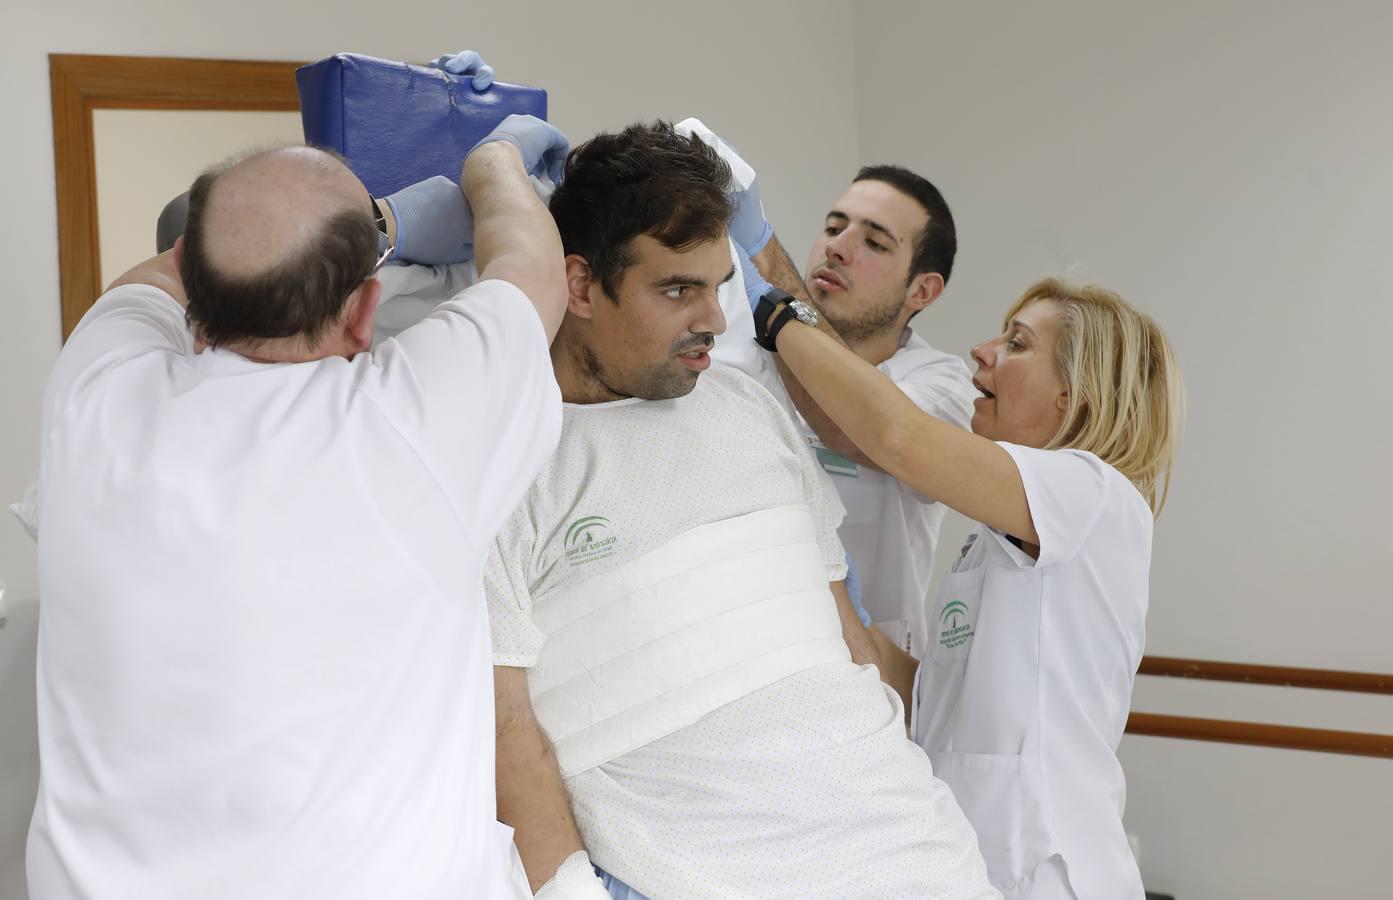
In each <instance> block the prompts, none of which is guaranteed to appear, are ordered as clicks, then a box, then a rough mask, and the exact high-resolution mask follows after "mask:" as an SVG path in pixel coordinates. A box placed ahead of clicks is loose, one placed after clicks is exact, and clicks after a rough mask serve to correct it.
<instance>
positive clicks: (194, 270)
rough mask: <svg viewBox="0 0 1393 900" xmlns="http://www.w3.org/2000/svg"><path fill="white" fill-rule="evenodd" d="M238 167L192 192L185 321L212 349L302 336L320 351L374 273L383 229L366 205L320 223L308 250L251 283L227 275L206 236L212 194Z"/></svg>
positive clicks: (207, 178)
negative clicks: (355, 294)
mask: <svg viewBox="0 0 1393 900" xmlns="http://www.w3.org/2000/svg"><path fill="white" fill-rule="evenodd" d="M231 167H232V163H224V164H222V165H219V166H215V167H214V168H212V169H209V170H208V171H206V172H204V173H203V174H202V175H199V176H198V179H197V180H196V181H194V183H193V187H192V188H191V189H190V190H189V218H188V226H187V228H186V229H185V231H184V253H183V259H182V262H181V264H180V266H179V275H180V277H181V278H182V279H183V281H184V292H185V294H186V295H187V296H188V298H189V307H188V312H187V314H186V315H187V319H188V322H189V324H190V326H192V327H194V328H195V329H196V330H197V332H198V334H199V336H200V337H202V338H203V339H204V340H205V341H207V342H208V343H209V344H210V345H211V346H214V347H216V346H219V345H221V344H227V343H231V342H256V341H261V340H268V339H271V338H285V337H292V336H297V335H298V336H300V337H302V338H303V339H304V340H305V342H306V343H307V344H308V345H309V346H310V347H313V346H315V345H316V344H317V343H318V342H319V339H320V338H321V337H322V336H323V335H324V332H325V330H326V329H327V328H328V327H329V325H330V324H331V323H333V322H334V321H335V320H336V319H337V318H338V317H339V316H340V315H341V314H342V313H343V307H344V302H345V301H346V300H347V299H348V295H349V294H351V293H353V290H354V289H355V288H357V287H358V285H359V284H361V283H362V282H363V281H364V280H366V279H367V278H368V277H369V276H370V275H372V268H373V263H374V262H375V261H376V258H377V227H376V225H375V224H374V223H373V218H372V214H371V212H370V210H369V209H368V204H367V202H366V200H365V201H364V203H363V208H362V209H360V210H344V211H343V212H340V213H337V214H335V215H334V216H332V217H330V218H328V219H326V220H325V221H323V222H321V223H320V225H319V228H318V230H317V231H316V232H315V233H314V234H312V235H311V236H310V237H309V238H307V239H306V240H305V241H304V244H303V246H302V247H301V248H300V249H298V250H297V251H295V252H294V253H292V254H291V255H290V256H289V257H287V258H286V259H284V260H282V261H281V262H280V263H278V264H276V265H275V266H272V267H271V268H270V269H267V270H265V271H262V272H260V273H258V274H256V275H251V276H247V277H242V276H237V275H232V274H229V273H226V272H221V271H219V270H217V269H216V268H214V267H213V266H212V264H211V263H210V262H209V259H208V252H207V241H208V236H207V234H206V233H205V231H204V226H205V222H204V219H205V218H206V213H207V208H208V194H209V192H210V191H211V190H212V187H213V184H214V182H216V181H217V180H218V178H219V177H221V176H222V174H223V173H224V172H226V171H227V170H228V169H229V168H231Z"/></svg>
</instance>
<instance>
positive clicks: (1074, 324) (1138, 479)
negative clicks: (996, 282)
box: [1006, 278, 1185, 515]
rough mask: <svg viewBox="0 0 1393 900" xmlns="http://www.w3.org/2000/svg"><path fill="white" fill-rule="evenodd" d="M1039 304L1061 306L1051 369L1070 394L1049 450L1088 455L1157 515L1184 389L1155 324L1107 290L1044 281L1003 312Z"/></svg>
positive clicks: (1176, 438) (1162, 501) (1165, 491)
mask: <svg viewBox="0 0 1393 900" xmlns="http://www.w3.org/2000/svg"><path fill="white" fill-rule="evenodd" d="M1040 300H1053V301H1054V302H1055V303H1057V304H1058V305H1059V308H1060V316H1059V342H1058V344H1057V345H1056V348H1055V365H1056V367H1057V369H1058V371H1059V375H1060V377H1061V378H1062V379H1063V380H1064V383H1065V384H1066V385H1067V386H1068V388H1069V405H1068V408H1067V409H1066V410H1065V411H1064V421H1063V423H1062V424H1061V425H1060V426H1059V431H1057V432H1056V433H1055V435H1054V437H1053V438H1051V439H1050V441H1049V443H1048V444H1046V445H1045V447H1046V449H1059V448H1066V447H1067V448H1073V449H1077V450H1087V451H1089V452H1091V453H1094V454H1096V455H1097V456H1098V458H1100V459H1102V460H1103V461H1104V462H1106V463H1108V464H1109V465H1111V466H1112V467H1113V468H1115V469H1117V470H1118V471H1119V472H1121V473H1122V474H1123V475H1124V476H1126V478H1127V479H1128V480H1129V481H1131V482H1132V484H1134V485H1136V487H1137V490H1138V491H1140V492H1141V494H1142V496H1143V497H1145V498H1146V502H1147V503H1148V504H1149V505H1150V506H1151V511H1152V514H1153V515H1160V514H1161V509H1162V508H1163V507H1164V506H1165V505H1166V495H1167V494H1169V493H1170V480H1171V467H1172V465H1173V463H1174V458H1175V448H1176V445H1177V443H1178V442H1179V437H1180V427H1181V420H1182V418H1183V416H1184V406H1185V395H1184V386H1183V385H1182V383H1181V380H1180V366H1179V363H1178V362H1177V361H1176V358H1175V353H1174V351H1173V350H1172V349H1171V345H1170V341H1168V340H1166V335H1165V333H1164V332H1162V331H1161V328H1160V326H1159V325H1157V324H1156V322H1155V321H1153V320H1152V318H1151V317H1150V316H1148V315H1146V314H1145V313H1142V312H1139V311H1137V310H1136V309H1134V308H1133V307H1132V305H1131V304H1129V303H1128V302H1127V301H1126V300H1123V299H1122V298H1121V297H1119V296H1118V295H1117V294H1114V293H1113V292H1112V291H1108V290H1104V289H1103V288H1100V287H1096V286H1093V285H1085V286H1082V287H1075V286H1072V285H1069V284H1065V283H1064V282H1062V281H1060V280H1058V279H1056V278H1047V279H1045V280H1044V281H1041V282H1038V283H1036V284H1034V285H1031V286H1030V288H1028V289H1027V290H1026V292H1025V293H1024V294H1022V295H1021V298H1020V299H1019V300H1017V301H1016V303H1015V305H1014V306H1012V307H1011V311H1010V312H1008V313H1007V314H1006V321H1007V322H1010V321H1011V319H1012V318H1014V317H1015V316H1016V314H1017V313H1019V312H1020V311H1021V310H1022V309H1024V308H1025V307H1026V306H1028V305H1030V304H1031V303H1035V302H1037V301H1040Z"/></svg>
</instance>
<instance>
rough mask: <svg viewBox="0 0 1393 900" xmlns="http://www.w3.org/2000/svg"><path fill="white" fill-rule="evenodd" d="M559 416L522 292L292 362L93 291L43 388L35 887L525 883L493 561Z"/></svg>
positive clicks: (494, 892)
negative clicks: (230, 344) (493, 616)
mask: <svg viewBox="0 0 1393 900" xmlns="http://www.w3.org/2000/svg"><path fill="white" fill-rule="evenodd" d="M559 408H560V397H559V392H558V390H557V387H556V384H555V381H554V379H553V376H552V372H551V367H550V364H549V359H548V351H547V341H546V336H545V332H544V331H543V329H542V326H541V322H540V320H539V318H538V317H537V314H536V312H535V311H534V310H533V308H532V306H531V304H530V303H529V302H528V300H527V298H526V297H525V296H523V294H522V293H521V292H520V291H518V289H517V288H515V287H513V286H512V285H510V284H506V283H504V282H499V281H489V282H484V283H482V284H480V285H478V286H476V287H474V288H472V289H470V290H469V291H467V292H465V293H464V294H462V295H461V296H460V297H458V298H456V299H455V300H453V301H451V302H450V303H447V304H445V305H443V306H442V307H441V308H440V309H439V310H438V311H436V312H435V313H434V314H433V315H432V316H431V317H430V318H428V319H427V320H426V321H424V322H422V323H421V324H419V325H417V326H416V327H414V328H411V329H408V330H407V331H405V332H404V333H402V334H401V335H400V336H399V337H398V338H396V339H395V340H390V341H387V342H385V343H384V344H383V345H382V346H381V347H379V348H378V349H377V350H376V351H374V352H373V353H370V354H369V353H364V354H360V355H358V356H357V357H355V358H354V359H353V360H352V361H351V362H350V361H347V360H344V359H340V358H332V359H326V360H321V361H318V362H312V363H301V364H293V365H292V364H281V365H268V364H261V363H256V362H252V361H250V360H247V359H245V358H244V357H241V356H238V355H237V354H234V353H231V352H228V351H218V350H209V351H205V352H203V353H201V354H199V355H193V353H192V346H191V341H190V337H189V333H188V331H187V329H186V328H185V325H184V320H183V310H181V309H180V308H179V306H178V305H176V304H175V303H174V301H173V300H171V299H170V298H169V297H168V296H167V295H165V294H163V293H162V292H160V291H158V290H156V289H154V288H150V287H143V286H130V287H123V288H119V289H117V290H115V291H112V292H111V293H109V294H107V295H106V296H105V297H104V298H103V299H101V300H100V301H98V303H97V304H96V305H95V306H94V307H93V308H92V310H91V311H90V312H89V313H88V314H87V316H86V317H84V319H83V321H82V323H80V324H79V325H78V328H77V329H76V331H75V332H74V333H73V336H72V337H71V338H70V339H69V341H68V343H67V345H66V346H65V347H64V349H63V351H62V353H61V354H60V356H59V359H58V362H57V365H56V366H55V368H54V372H53V375H52V377H51V379H50V381H49V385H48V391H47V394H46V397H45V402H44V418H43V427H42V432H41V433H42V448H41V468H40V486H39V487H40V489H39V504H40V506H41V512H42V516H41V519H42V529H41V531H40V533H39V590H40V594H41V596H42V597H43V604H42V606H43V615H42V617H41V621H40V625H39V650H38V721H39V745H40V754H41V760H42V767H43V773H42V783H41V785H40V788H39V796H38V804H37V807H36V809H35V813H34V820H33V824H32V827H31V830H30V836H29V845H28V876H29V887H30V892H31V893H32V894H33V896H34V897H36V898H38V897H42V898H53V897H77V896H102V897H142V898H144V897H149V898H164V897H171V898H183V897H203V898H213V897H229V898H234V897H235V898H242V897H268V898H274V897H295V898H298V897H364V898H379V897H442V898H444V897H465V896H472V897H483V896H489V897H494V896H510V895H511V894H509V893H508V892H509V890H510V886H509V885H508V884H506V883H505V881H506V879H507V876H508V874H509V870H510V862H511V850H512V848H511V844H510V836H511V832H510V830H509V829H507V828H505V827H503V826H500V825H498V824H497V823H496V822H495V812H496V811H495V805H494V761H493V753H494V728H493V693H492V690H493V688H492V669H491V667H490V665H489V663H490V653H489V644H488V622H487V618H486V613H485V607H484V603H483V597H482V596H481V587H480V570H481V568H482V563H483V558H484V554H485V552H486V550H487V548H488V546H489V544H490V542H491V540H492V537H493V535H494V534H495V533H496V532H497V530H498V527H499V526H500V525H501V523H502V521H503V520H504V518H505V517H506V516H507V514H508V513H509V512H510V511H511V510H512V509H513V508H515V507H516V505H517V502H518V500H519V499H520V498H521V497H522V495H523V493H524V491H525V490H526V487H527V485H528V484H529V483H530V482H531V480H532V477H533V476H534V475H535V473H536V471H537V470H538V469H539V468H540V466H541V464H542V462H543V460H544V459H545V458H546V456H547V455H548V454H549V452H550V451H551V449H552V447H554V446H555V441H556V436H557V433H558V430H559V425H560V414H559Z"/></svg>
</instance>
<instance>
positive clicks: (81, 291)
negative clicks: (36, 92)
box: [49, 54, 302, 340]
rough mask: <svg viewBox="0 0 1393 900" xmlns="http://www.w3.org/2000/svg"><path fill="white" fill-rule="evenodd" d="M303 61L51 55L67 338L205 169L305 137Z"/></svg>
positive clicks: (142, 253) (145, 249)
mask: <svg viewBox="0 0 1393 900" xmlns="http://www.w3.org/2000/svg"><path fill="white" fill-rule="evenodd" d="M300 65H301V64H300V63H297V62H251V61H246V60H216V59H170V58H161V57H136V56H88V55H72V54H50V55H49V75H50V81H51V84H52V88H53V151H54V170H55V172H54V175H55V179H56V181H57V194H58V265H59V284H60V295H61V302H62V310H63V337H64V339H65V340H66V339H67V336H68V335H69V334H71V333H72V330H73V328H74V327H75V326H76V325H77V323H78V321H79V320H80V319H81V318H82V315H83V313H85V312H86V311H87V310H88V308H89V307H91V305H92V303H93V302H94V301H95V300H96V299H97V297H98V296H99V295H100V294H101V290H102V287H103V285H105V284H106V283H107V282H109V281H110V280H111V279H113V278H115V277H116V276H118V275H120V274H121V273H122V272H124V271H125V270H126V269H127V268H129V266H130V265H132V264H133V263H136V262H139V261H140V260H142V259H145V258H147V257H148V256H150V255H151V254H152V252H153V250H154V246H155V224H154V223H155V220H156V219H157V218H158V216H159V213H160V210H161V208H163V206H164V204H165V203H166V202H167V201H168V200H169V199H170V198H171V197H173V196H175V195H176V194H178V193H180V192H181V191H183V190H185V189H187V188H188V186H189V183H190V182H191V181H192V180H193V178H194V176H195V175H197V173H198V172H199V171H201V170H202V169H203V168H204V167H206V166H208V165H209V164H210V163H213V162H216V161H217V160H219V159H221V158H223V157H225V156H228V155H230V154H232V153H234V152H236V151H237V150H240V149H243V148H245V147H248V146H255V145H257V144H268V143H276V142H283V141H287V140H290V141H298V140H301V139H302V132H301V128H300V115H299V110H300V99H299V95H298V94H297V93H296V90H295V70H296V68H298V67H299V66H300Z"/></svg>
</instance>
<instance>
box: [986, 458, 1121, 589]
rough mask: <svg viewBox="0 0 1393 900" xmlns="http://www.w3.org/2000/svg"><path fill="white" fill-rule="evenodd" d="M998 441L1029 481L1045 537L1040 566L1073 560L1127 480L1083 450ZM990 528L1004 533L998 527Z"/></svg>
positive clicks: (1028, 496)
mask: <svg viewBox="0 0 1393 900" xmlns="http://www.w3.org/2000/svg"><path fill="white" fill-rule="evenodd" d="M999 444H1000V446H1001V447H1002V449H1004V450H1005V451H1006V452H1007V453H1009V454H1010V455H1011V459H1012V460H1013V461H1014V462H1015V463H1016V468H1017V469H1018V470H1019V471H1020V473H1021V481H1022V482H1023V483H1024V484H1025V496H1026V502H1027V503H1028V504H1029V505H1030V518H1031V520H1032V521H1033V522H1034V524H1035V533H1036V534H1037V535H1039V537H1040V557H1039V559H1038V560H1036V563H1035V565H1036V567H1037V568H1044V567H1046V566H1055V565H1059V564H1061V563H1067V562H1069V561H1070V560H1072V559H1073V558H1074V557H1075V556H1077V555H1078V552H1079V549H1080V548H1081V547H1083V545H1084V542H1085V541H1086V540H1088V536H1089V535H1090V534H1092V532H1093V529H1094V527H1095V526H1096V525H1097V524H1098V520H1099V518H1100V517H1101V516H1102V514H1103V510H1104V508H1105V507H1106V505H1107V503H1108V502H1109V497H1110V495H1111V493H1112V491H1113V490H1115V489H1117V488H1118V487H1120V486H1121V485H1118V484H1116V482H1117V481H1118V480H1121V481H1122V482H1124V484H1126V480H1125V479H1124V478H1123V476H1122V475H1121V473H1119V472H1118V471H1117V470H1116V469H1114V468H1113V467H1112V466H1110V465H1108V464H1107V463H1105V462H1103V461H1102V460H1101V459H1099V458H1098V457H1097V456H1094V455H1093V454H1092V453H1088V452H1085V451H1082V450H1040V449H1037V448H1034V447H1022V446H1020V445H1018V444H1008V443H1006V442H1004V441H1002V442H999ZM1126 486H1127V487H1130V484H1126ZM1138 496H1139V497H1140V495H1138ZM991 533H992V534H994V535H997V537H998V538H1000V537H1001V535H1000V533H999V532H996V531H995V530H992V531H991Z"/></svg>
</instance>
